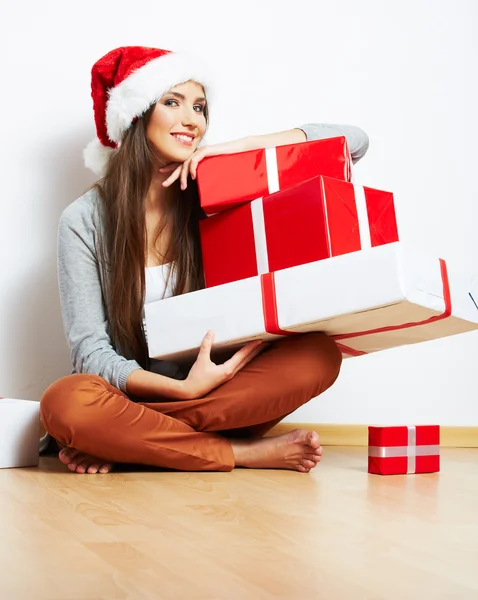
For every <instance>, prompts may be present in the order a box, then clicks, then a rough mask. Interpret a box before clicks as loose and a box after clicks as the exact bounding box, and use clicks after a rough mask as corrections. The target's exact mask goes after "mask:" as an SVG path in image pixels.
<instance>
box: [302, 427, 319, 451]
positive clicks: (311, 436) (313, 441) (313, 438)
mask: <svg viewBox="0 0 478 600" xmlns="http://www.w3.org/2000/svg"><path fill="white" fill-rule="evenodd" d="M305 443H306V444H307V445H308V446H310V447H311V448H313V449H314V450H316V449H317V448H319V447H320V439H319V434H318V433H317V432H316V431H309V432H308V433H307V435H306V436H305Z"/></svg>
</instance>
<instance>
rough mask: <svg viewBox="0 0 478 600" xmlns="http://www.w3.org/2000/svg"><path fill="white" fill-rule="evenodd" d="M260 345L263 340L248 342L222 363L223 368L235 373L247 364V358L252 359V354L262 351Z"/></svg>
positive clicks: (255, 354)
mask: <svg viewBox="0 0 478 600" xmlns="http://www.w3.org/2000/svg"><path fill="white" fill-rule="evenodd" d="M262 346H263V342H262V341H261V340H256V341H254V342H249V343H248V344H246V345H245V346H243V347H242V348H241V349H240V350H238V351H237V352H236V353H235V354H234V355H233V356H232V357H231V358H230V359H229V360H227V361H226V362H225V363H224V367H225V369H226V370H229V371H231V372H232V374H233V375H235V374H236V373H237V371H239V369H242V367H244V366H245V365H247V363H248V362H249V360H252V359H253V358H254V356H257V354H259V352H261V351H262ZM251 355H252V356H251ZM249 357H250V358H249Z"/></svg>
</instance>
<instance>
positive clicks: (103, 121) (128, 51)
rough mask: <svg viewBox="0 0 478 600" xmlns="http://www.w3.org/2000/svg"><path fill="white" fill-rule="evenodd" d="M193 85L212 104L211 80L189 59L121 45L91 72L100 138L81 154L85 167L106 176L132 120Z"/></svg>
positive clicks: (180, 54) (195, 62)
mask: <svg viewBox="0 0 478 600" xmlns="http://www.w3.org/2000/svg"><path fill="white" fill-rule="evenodd" d="M189 80H193V81H196V82H197V83H200V84H201V85H202V86H203V87H204V91H205V94H206V96H207V98H208V105H210V91H211V90H210V76H209V74H208V73H207V72H206V68H205V66H204V65H203V64H202V63H200V61H198V60H197V59H196V58H195V57H193V56H191V55H188V54H186V53H179V52H178V53H175V52H171V51H170V50H160V49H159V48H146V47H143V46H123V47H121V48H116V49H115V50H111V52H108V54H105V56H103V57H102V58H100V59H99V60H98V61H97V62H96V63H95V64H94V65H93V68H92V70H91V96H92V98H93V110H94V113H95V123H96V135H97V137H96V138H94V139H93V140H92V141H91V142H90V143H89V144H88V146H87V147H86V148H85V150H84V151H83V157H84V161H85V166H86V167H88V168H89V169H91V170H92V171H94V172H95V173H96V174H97V175H100V176H102V175H104V174H105V172H106V167H107V165H108V161H109V158H110V156H111V154H112V153H113V152H114V151H115V149H116V148H118V146H119V145H120V144H121V140H122V138H123V135H124V133H125V131H126V130H127V129H128V128H129V127H130V125H131V124H132V122H133V120H134V119H135V118H137V117H140V116H141V115H142V114H143V113H145V112H146V111H147V110H148V108H149V107H150V106H151V105H152V104H155V103H156V102H157V101H158V100H159V99H160V98H161V96H162V95H163V94H165V93H166V92H167V91H168V90H170V89H171V88H172V87H174V86H175V85H179V84H180V83H184V82H186V81H189Z"/></svg>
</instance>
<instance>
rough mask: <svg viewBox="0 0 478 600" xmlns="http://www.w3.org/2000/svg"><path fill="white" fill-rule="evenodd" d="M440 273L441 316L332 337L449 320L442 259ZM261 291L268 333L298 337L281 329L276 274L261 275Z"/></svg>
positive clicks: (447, 287)
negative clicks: (443, 308)
mask: <svg viewBox="0 0 478 600" xmlns="http://www.w3.org/2000/svg"><path fill="white" fill-rule="evenodd" d="M440 273H441V278H442V285H443V298H444V300H445V310H444V312H443V313H442V314H440V315H435V316H433V317H430V318H428V319H425V320H423V321H415V322H412V323H403V324H401V325H390V326H388V327H378V328H377V329H368V330H367V331H355V332H353V333H341V334H337V335H332V336H331V337H332V338H333V339H334V340H344V339H349V338H356V337H362V336H364V335H371V334H373V333H382V332H385V331H397V330H398V329H409V328H410V327H418V326H420V325H428V324H429V323H435V322H436V321H441V320H443V319H446V318H448V317H449V316H450V315H451V311H452V306H451V293H450V282H449V280H448V270H447V267H446V262H445V261H444V260H443V259H442V258H440ZM261 289H262V310H263V314H264V325H265V330H266V332H267V333H272V334H274V335H296V334H297V333H299V332H297V331H286V330H285V329H281V328H280V327H279V315H278V312H277V297H276V286H275V277H274V273H264V274H263V275H261ZM337 345H338V347H339V349H340V350H341V351H342V352H343V353H344V354H349V355H351V356H362V355H364V354H367V353H366V352H364V351H362V350H356V349H355V348H350V347H349V346H345V345H344V344H337Z"/></svg>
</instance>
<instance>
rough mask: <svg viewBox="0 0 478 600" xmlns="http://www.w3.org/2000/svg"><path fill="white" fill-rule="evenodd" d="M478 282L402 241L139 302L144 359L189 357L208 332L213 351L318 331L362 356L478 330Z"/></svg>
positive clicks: (347, 352) (346, 353)
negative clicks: (145, 349)
mask: <svg viewBox="0 0 478 600" xmlns="http://www.w3.org/2000/svg"><path fill="white" fill-rule="evenodd" d="M477 281H478V278H477V277H476V276H472V275H471V274H469V273H466V272H462V271H461V270H460V268H459V265H447V263H446V261H444V260H441V259H438V258H436V257H430V256H424V255H422V254H421V253H417V252H414V251H413V250H409V249H407V248H405V247H403V246H402V245H401V243H400V242H395V243H393V244H386V245H384V246H377V247H376V248H371V249H369V250H363V251H361V252H354V253H351V254H343V255H341V256H336V257H333V258H329V259H326V260H322V261H318V262H313V263H309V264H306V265H300V266H298V267H291V268H290V269H284V270H282V271H278V272H277V273H269V274H265V275H261V276H258V277H251V278H249V279H243V280H241V281H235V282H233V283H228V284H226V285H220V286H216V287H214V288H210V289H204V290H199V291H197V292H192V293H189V294H185V295H182V296H176V297H172V298H167V299H165V300H160V301H158V302H153V303H151V304H147V305H146V306H145V318H146V327H147V331H148V349H149V356H150V357H153V358H158V359H161V358H163V359H168V360H175V361H179V362H181V361H190V360H191V358H193V357H194V356H196V355H197V351H198V349H199V346H200V344H201V341H202V339H203V337H204V335H205V334H206V332H207V331H208V330H209V329H211V330H213V331H214V332H215V336H216V337H215V339H216V348H217V350H218V351H220V350H222V349H224V348H228V349H235V348H238V347H240V346H241V345H243V344H245V343H246V342H248V341H250V340H255V339H263V340H274V339H277V336H283V335H293V334H295V333H302V332H308V331H323V332H325V333H327V334H328V335H330V336H332V337H334V339H336V341H337V342H338V343H339V344H340V347H341V349H342V352H343V354H344V356H346V357H347V356H360V355H363V354H367V353H369V352H377V351H380V350H385V349H387V348H393V347H396V346H402V345H406V344H414V343H417V342H424V341H427V340H433V339H437V338H442V337H446V336H449V335H455V334H459V333H463V332H467V331H471V330H476V329H478V285H477Z"/></svg>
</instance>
